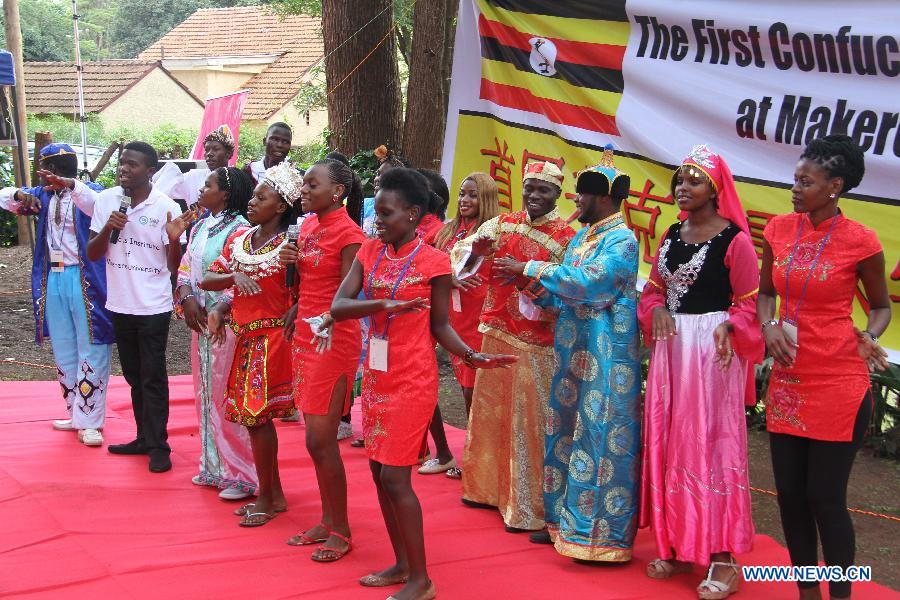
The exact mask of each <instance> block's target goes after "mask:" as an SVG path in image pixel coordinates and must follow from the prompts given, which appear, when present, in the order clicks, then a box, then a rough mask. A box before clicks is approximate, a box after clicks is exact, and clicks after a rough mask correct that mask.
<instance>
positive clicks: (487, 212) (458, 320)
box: [419, 173, 500, 479]
mask: <svg viewBox="0 0 900 600" xmlns="http://www.w3.org/2000/svg"><path fill="white" fill-rule="evenodd" d="M499 214H500V199H499V196H498V189H497V183H496V182H495V181H494V180H493V179H492V178H491V177H490V176H489V175H486V174H484V173H472V174H470V175H468V176H467V177H466V178H465V179H463V182H462V184H461V185H460V187H459V199H458V204H457V208H456V218H454V219H453V220H452V221H450V222H449V223H447V224H446V225H444V227H443V229H441V230H440V232H439V233H438V235H437V237H436V238H435V241H434V247H435V248H437V249H438V250H442V251H444V252H446V253H448V254H449V253H450V252H451V251H452V250H453V248H454V246H456V243H457V242H458V241H459V240H461V239H464V238H467V237H469V236H470V235H472V234H473V233H475V232H476V231H477V230H478V228H479V227H480V226H481V224H482V223H484V222H485V221H489V220H491V219H493V218H494V217H496V216H497V215H499ZM487 287H488V286H487V285H486V284H485V283H484V280H483V279H482V278H481V276H480V275H478V274H477V273H476V274H475V275H472V276H471V277H467V278H465V279H463V280H454V288H455V289H453V290H451V291H450V316H449V319H450V326H451V327H453V330H454V331H456V333H458V334H459V337H460V338H462V340H463V341H464V342H465V343H467V344H468V345H469V346H471V347H472V348H481V338H482V334H481V332H480V331H478V323H479V319H480V318H481V309H482V307H483V306H484V298H485V296H486V295H487ZM452 361H453V373H454V374H455V375H456V381H457V382H459V386H460V388H462V395H463V400H464V401H465V403H466V417H468V416H469V409H470V408H471V406H472V390H473V388H474V387H475V369H473V368H472V367H470V366H468V365H467V364H466V363H465V362H463V360H462V359H460V358H459V357H458V356H454V357H452ZM439 411H440V408H435V417H437V416H438V415H439ZM431 429H432V431H433V430H434V429H435V425H434V423H432V425H431ZM450 458H451V459H452V456H451V457H450ZM446 465H447V461H446V460H441V457H440V456H438V457H437V458H433V459H431V460H427V461H425V464H424V465H422V467H421V468H420V469H419V473H422V474H431V473H439V472H441V471H446V473H447V477H450V478H451V479H459V478H460V477H461V475H462V470H461V469H460V468H459V467H458V466H456V462H455V461H453V462H452V466H451V467H450V468H447V467H446Z"/></svg>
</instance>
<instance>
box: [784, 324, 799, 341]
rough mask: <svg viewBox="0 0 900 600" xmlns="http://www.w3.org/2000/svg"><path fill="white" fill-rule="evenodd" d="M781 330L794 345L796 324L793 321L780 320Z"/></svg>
mask: <svg viewBox="0 0 900 600" xmlns="http://www.w3.org/2000/svg"><path fill="white" fill-rule="evenodd" d="M781 330H782V331H783V332H784V335H786V336H787V337H788V339H789V340H791V341H792V342H793V343H794V345H795V346H796V345H798V344H797V325H796V324H795V323H791V322H790V321H784V320H782V321H781Z"/></svg>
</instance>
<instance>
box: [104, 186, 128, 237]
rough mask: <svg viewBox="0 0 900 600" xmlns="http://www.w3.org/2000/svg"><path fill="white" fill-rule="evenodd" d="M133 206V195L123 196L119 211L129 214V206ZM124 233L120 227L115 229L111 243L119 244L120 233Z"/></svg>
mask: <svg viewBox="0 0 900 600" xmlns="http://www.w3.org/2000/svg"><path fill="white" fill-rule="evenodd" d="M130 206H131V197H129V196H122V201H121V202H120V203H119V212H120V213H122V214H123V215H127V214H128V207H130ZM120 233H122V231H121V230H119V229H113V232H112V235H111V236H109V243H110V244H117V243H118V242H119V234H120Z"/></svg>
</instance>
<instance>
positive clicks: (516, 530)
mask: <svg viewBox="0 0 900 600" xmlns="http://www.w3.org/2000/svg"><path fill="white" fill-rule="evenodd" d="M505 528H506V533H531V530H530V529H522V528H520V527H510V526H509V525H506V526H505Z"/></svg>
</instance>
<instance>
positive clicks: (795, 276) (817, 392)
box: [757, 135, 891, 598]
mask: <svg viewBox="0 0 900 600" xmlns="http://www.w3.org/2000/svg"><path fill="white" fill-rule="evenodd" d="M864 172H865V165H864V159H863V152H862V150H861V149H860V148H859V147H858V146H857V145H856V144H855V143H854V142H853V141H852V140H851V139H850V138H849V137H847V136H846V135H829V136H826V137H823V138H820V139H816V140H813V141H812V142H810V144H809V145H808V146H807V147H806V150H804V152H803V154H802V155H801V156H800V162H798V163H797V166H796V168H795V170H794V186H793V187H792V188H791V194H792V202H793V204H794V212H793V213H792V214H788V215H779V216H777V217H774V218H773V219H772V220H771V221H770V222H769V224H768V225H767V226H766V229H765V232H764V237H765V241H764V242H763V260H762V270H761V276H760V284H759V298H758V300H757V314H758V315H759V320H760V322H761V323H762V327H763V335H764V337H765V339H766V347H767V348H768V349H769V353H770V354H771V355H772V356H773V357H774V358H775V366H774V367H773V369H772V378H771V380H770V383H769V397H768V399H767V402H766V428H767V429H768V430H769V433H770V436H769V440H770V446H771V451H772V467H773V471H774V474H775V488H776V489H777V490H778V506H779V508H780V510H781V524H782V527H783V528H784V537H785V541H786V542H787V547H788V552H790V555H791V563H793V564H794V565H796V566H807V565H811V566H815V565H816V564H817V563H818V557H817V554H818V552H817V550H818V548H817V545H818V544H817V542H816V539H817V537H819V536H820V537H821V539H822V555H823V557H824V559H825V564H827V565H829V566H832V565H837V566H840V567H843V568H844V569H846V568H847V567H848V566H850V565H852V564H853V559H854V553H855V543H854V533H853V522H852V521H851V520H850V514H849V513H848V512H847V482H848V479H849V477H850V469H851V468H852V466H853V459H854V457H855V456H856V451H857V450H858V449H859V446H860V444H861V443H862V439H863V436H864V435H865V432H866V428H867V427H868V424H869V420H870V419H871V416H872V408H873V406H872V392H871V390H870V388H869V371H873V370H875V369H881V368H884V367H886V366H887V363H886V356H887V354H886V353H885V351H884V350H883V349H882V348H881V347H880V346H879V345H878V336H880V335H881V334H882V333H884V331H885V329H887V326H888V323H890V320H891V309H890V298H889V296H888V292H887V284H886V281H885V271H884V252H883V251H882V248H881V244H880V243H879V242H878V238H877V237H876V236H875V232H874V231H872V230H871V229H869V228H868V227H866V226H864V225H862V224H860V223H857V222H856V221H852V220H850V219H848V218H847V217H845V216H844V215H843V213H842V212H841V211H840V209H839V208H838V198H839V197H840V196H841V194H843V193H845V192H847V191H849V190H851V189H853V188H854V187H856V186H857V185H859V184H860V182H861V181H862V177H863V173H864ZM860 282H861V283H862V285H863V288H864V289H865V292H866V298H867V299H868V303H869V317H868V321H867V324H866V328H865V329H864V330H862V331H860V330H859V329H857V328H856V327H854V324H853V318H852V311H853V298H854V296H855V294H856V290H857V286H858V284H859V283H860ZM776 295H777V297H778V298H779V300H780V302H779V305H780V306H779V314H778V316H777V320H776V314H775V298H776ZM817 529H818V535H817ZM797 585H798V586H799V588H800V597H801V598H821V593H820V591H819V584H818V583H817V582H798V583H797ZM829 588H830V592H831V597H832V598H849V597H850V583H849V582H846V581H832V582H830V583H829Z"/></svg>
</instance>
